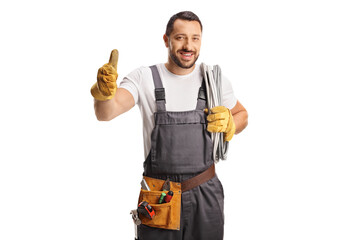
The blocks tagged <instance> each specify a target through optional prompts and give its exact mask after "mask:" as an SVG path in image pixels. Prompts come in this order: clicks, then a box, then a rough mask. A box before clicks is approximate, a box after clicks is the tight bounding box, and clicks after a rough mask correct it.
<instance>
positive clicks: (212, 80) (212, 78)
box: [200, 63, 229, 163]
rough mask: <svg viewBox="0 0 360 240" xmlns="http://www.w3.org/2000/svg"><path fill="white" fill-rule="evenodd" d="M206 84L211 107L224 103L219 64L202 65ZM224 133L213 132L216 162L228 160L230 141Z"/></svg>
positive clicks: (208, 102)
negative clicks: (225, 139) (227, 140)
mask: <svg viewBox="0 0 360 240" xmlns="http://www.w3.org/2000/svg"><path fill="white" fill-rule="evenodd" d="M200 68H201V71H202V74H203V77H204V80H205V86H206V95H207V104H208V108H209V111H210V109H211V108H213V107H216V106H221V105H222V79H221V69H220V67H219V65H215V66H213V67H212V66H209V65H206V64H205V63H201V65H200ZM223 135H224V134H223V133H211V139H212V141H213V158H214V161H215V163H217V162H219V160H220V159H221V160H226V158H227V151H228V149H229V142H224V140H223V139H224V136H223Z"/></svg>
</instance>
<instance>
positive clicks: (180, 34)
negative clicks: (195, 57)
mask: <svg viewBox="0 0 360 240" xmlns="http://www.w3.org/2000/svg"><path fill="white" fill-rule="evenodd" d="M177 36H186V34H185V33H178V34H175V37H177ZM192 36H193V37H200V36H201V35H200V34H194V35H192Z"/></svg>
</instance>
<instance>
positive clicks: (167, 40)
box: [163, 34, 169, 48]
mask: <svg viewBox="0 0 360 240" xmlns="http://www.w3.org/2000/svg"><path fill="white" fill-rule="evenodd" d="M163 39H164V43H165V46H166V47H167V48H168V47H169V38H168V37H167V36H166V34H164V36H163Z"/></svg>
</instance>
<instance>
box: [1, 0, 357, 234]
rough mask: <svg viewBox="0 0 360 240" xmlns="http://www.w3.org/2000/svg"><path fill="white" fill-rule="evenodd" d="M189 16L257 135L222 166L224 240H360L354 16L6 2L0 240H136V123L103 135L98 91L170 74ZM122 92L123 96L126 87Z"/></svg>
mask: <svg viewBox="0 0 360 240" xmlns="http://www.w3.org/2000/svg"><path fill="white" fill-rule="evenodd" d="M182 10H191V11H193V12H195V13H196V14H197V15H198V16H199V17H200V19H201V20H202V22H203V25H204V31H203V45H202V49H201V57H200V58H199V63H200V62H205V63H207V64H219V65H220V66H221V67H222V70H223V72H224V74H225V75H227V77H228V78H229V79H230V80H231V82H232V84H233V88H234V91H235V94H236V96H237V98H238V99H239V101H240V102H241V103H242V104H243V105H244V106H245V107H246V108H247V110H248V112H249V125H248V127H247V128H246V129H245V130H244V131H243V132H242V133H241V134H239V135H237V136H235V137H234V139H233V140H232V141H231V145H230V148H231V149H230V152H229V156H228V160H227V161H226V162H221V163H220V164H218V165H217V172H218V175H219V178H220V179H221V180H222V182H223V185H224V188H225V218H226V219H225V239H226V240H229V239H242V240H255V239H256V240H264V239H276V240H280V239H283V240H289V239H291V240H293V239H301V240H303V239H314V240H319V239H326V240H329V239H339V240H340V239H341V240H343V239H346V240H352V239H356V240H359V239H360V204H359V203H360V174H359V170H360V163H359V160H360V154H359V143H360V141H359V138H360V137H359V136H360V129H359V121H360V114H359V106H358V105H359V103H360V97H359V87H358V85H357V82H359V80H360V71H359V66H360V57H359V56H360V47H359V46H360V45H359V43H360V31H359V29H360V27H359V25H360V24H359V23H360V17H359V16H360V15H359V12H360V8H359V6H358V5H357V1H346V0H345V1H344V0H343V1H325V0H324V1H320V0H311V1H309V0H303V1H280V0H277V1H256V0H253V1H224V0H223V1H194V0H191V1H185V0H182V1H119V0H118V1H58V2H55V1H36V0H35V1H34V0H33V1H11V3H10V2H7V3H5V1H4V2H2V3H1V4H0V24H1V40H0V41H1V44H0V50H1V52H0V68H1V75H0V79H1V94H0V104H1V105H0V106H1V108H0V109H1V113H2V114H1V118H0V121H1V125H0V130H1V133H0V140H1V146H0V148H1V151H0V158H1V162H0V239H1V240H10V239H21V240H22V239H37V240H42V239H44V240H45V239H46V240H48V239H61V240H63V239H76V240H78V239H86V240H90V239H107V240H110V239H133V237H134V230H133V223H132V220H131V217H130V214H129V212H130V210H131V209H134V208H135V206H136V202H137V198H138V193H139V188H140V185H139V182H140V180H141V174H142V162H143V155H144V153H143V140H142V124H141V116H140V112H139V110H138V108H137V107H135V108H133V109H132V110H130V111H129V112H128V113H126V114H124V115H122V116H120V117H118V118H116V119H114V120H112V121H110V122H99V121H97V120H96V117H95V114H94V110H93V99H92V97H91V95H90V87H91V85H92V84H93V83H94V82H95V81H96V73H97V69H98V68H99V67H100V66H102V64H104V63H106V62H107V61H108V58H109V55H110V51H111V50H112V49H114V48H116V49H118V50H119V53H120V56H119V65H118V72H119V79H121V78H122V77H123V76H125V75H126V74H128V73H129V72H130V71H132V70H133V69H135V68H137V67H139V66H142V65H143V66H147V65H151V64H155V63H160V62H165V61H166V60H167V49H166V48H165V46H164V44H163V41H162V35H163V33H164V31H165V26H166V23H167V21H168V19H169V18H170V17H171V16H172V15H173V14H175V13H177V12H179V11H182ZM118 81H119V80H118Z"/></svg>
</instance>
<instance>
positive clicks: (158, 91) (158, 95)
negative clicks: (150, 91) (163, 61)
mask: <svg viewBox="0 0 360 240" xmlns="http://www.w3.org/2000/svg"><path fill="white" fill-rule="evenodd" d="M150 69H151V73H152V77H153V81H154V85H155V99H156V107H157V111H158V112H165V111H166V107H165V102H166V100H165V88H163V85H162V81H161V78H160V74H159V71H158V69H157V67H156V65H153V66H150Z"/></svg>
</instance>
